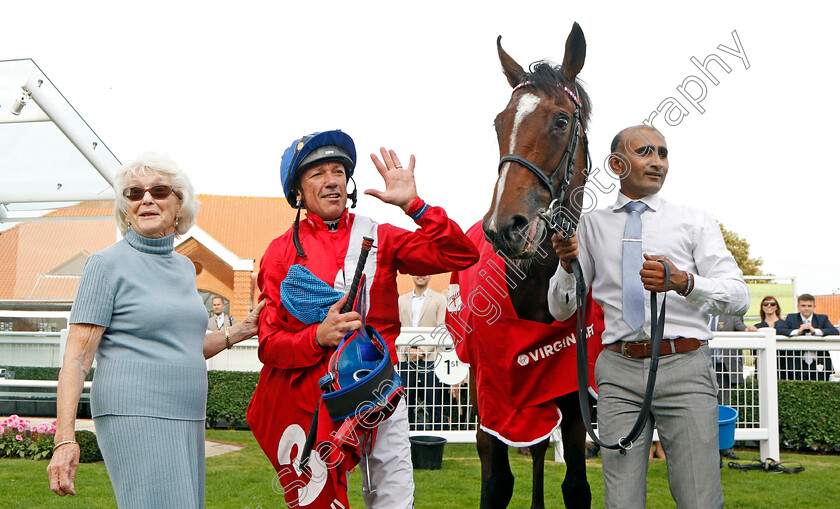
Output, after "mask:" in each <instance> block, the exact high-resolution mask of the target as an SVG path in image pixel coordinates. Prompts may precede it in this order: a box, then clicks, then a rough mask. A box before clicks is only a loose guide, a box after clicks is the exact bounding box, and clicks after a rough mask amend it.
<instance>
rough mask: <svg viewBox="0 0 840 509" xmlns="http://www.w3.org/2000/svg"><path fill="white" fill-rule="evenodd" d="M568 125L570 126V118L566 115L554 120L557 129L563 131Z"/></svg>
mask: <svg viewBox="0 0 840 509" xmlns="http://www.w3.org/2000/svg"><path fill="white" fill-rule="evenodd" d="M567 127H569V119H568V118H566V117H560V118H558V119H557V120H555V121H554V128H555V129H560V130H561V131H562V130H565V129H566V128H567Z"/></svg>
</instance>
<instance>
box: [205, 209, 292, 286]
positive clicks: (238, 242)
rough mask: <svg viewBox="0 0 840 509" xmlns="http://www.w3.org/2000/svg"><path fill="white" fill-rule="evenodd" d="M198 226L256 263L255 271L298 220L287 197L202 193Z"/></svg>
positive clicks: (238, 253) (242, 256) (237, 253)
mask: <svg viewBox="0 0 840 509" xmlns="http://www.w3.org/2000/svg"><path fill="white" fill-rule="evenodd" d="M198 199H199V200H200V201H201V207H200V208H199V209H198V221H197V223H198V226H199V228H201V229H202V230H204V231H205V232H207V233H208V234H209V235H210V236H211V237H213V238H214V239H216V240H218V241H219V242H221V243H222V244H223V245H224V246H225V247H227V248H228V249H230V250H231V251H233V252H234V253H236V255H237V256H239V257H240V258H252V259H253V260H254V262H255V263H254V272H257V271H259V265H260V259H261V258H262V256H263V253H265V249H266V248H267V247H268V245H269V244H270V243H271V241H272V240H274V239H275V238H277V237H279V236H280V235H281V234H282V233H283V232H284V231H286V230H287V229H288V228H289V226H291V225H292V223H293V222H294V220H295V209H293V208H292V207H290V206H289V205H288V203H287V202H286V199H285V198H263V197H253V196H218V195H209V194H200V195H198Z"/></svg>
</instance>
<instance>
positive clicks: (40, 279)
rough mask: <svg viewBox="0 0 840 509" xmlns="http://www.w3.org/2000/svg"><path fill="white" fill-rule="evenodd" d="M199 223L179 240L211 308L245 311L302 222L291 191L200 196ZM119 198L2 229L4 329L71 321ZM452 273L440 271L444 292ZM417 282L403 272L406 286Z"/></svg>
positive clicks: (108, 236) (41, 328) (439, 287)
mask: <svg viewBox="0 0 840 509" xmlns="http://www.w3.org/2000/svg"><path fill="white" fill-rule="evenodd" d="M198 199H199V200H200V201H201V207H200V208H199V213H198V218H197V221H196V226H195V227H193V228H192V229H191V230H190V231H189V232H188V233H187V234H186V235H184V236H182V237H180V238H178V239H176V241H175V250H176V251H177V252H179V253H181V254H183V255H184V256H187V257H188V258H190V259H191V260H192V261H193V263H194V264H195V268H196V274H197V275H196V283H197V286H198V289H199V293H200V294H201V295H202V297H204V300H205V304H206V306H207V309H208V312H209V310H210V309H211V302H212V298H213V297H214V296H217V295H218V296H221V297H222V298H223V299H225V302H226V303H227V304H228V305H229V308H228V309H229V313H230V314H231V315H232V316H234V317H236V318H239V319H241V318H243V317H244V316H246V315H247V314H248V313H249V312H250V310H251V309H252V308H253V306H255V305H256V304H257V299H258V298H259V288H257V282H256V275H257V273H258V272H259V264H260V260H261V258H262V255H263V253H264V252H265V249H266V247H267V246H268V244H269V243H270V242H271V241H272V240H273V239H274V238H276V237H277V236H279V235H280V234H282V233H283V232H284V231H286V230H287V229H288V228H289V227H290V226H291V224H292V223H293V222H294V217H295V209H293V208H292V207H290V206H289V205H288V203H287V202H286V199H285V198H266V197H245V196H218V195H198ZM113 207H114V202H113V201H87V202H80V203H78V204H76V205H73V206H71V207H67V208H63V209H57V210H55V211H53V212H50V213H49V214H47V216H45V217H47V218H49V219H48V220H43V221H33V222H25V223H21V224H19V225H17V226H15V227H14V228H11V229H9V230H5V231H2V232H0V331H38V332H55V331H60V330H61V329H64V328H66V327H67V320H68V318H69V314H70V307H71V305H72V302H73V298H74V297H75V295H76V290H77V289H78V286H79V277H80V276H81V273H82V269H83V268H84V264H85V260H86V259H87V257H88V256H90V254H91V253H94V252H96V251H98V250H100V249H104V248H106V247H108V246H109V245H111V244H113V243H114V242H115V241H116V240H117V239H118V238H119V234H118V231H117V228H116V223H115V221H114V214H113ZM448 283H449V275H448V274H441V275H438V276H435V277H434V278H433V280H432V283H431V287H432V288H433V289H434V290H435V291H438V292H440V291H443V290H445V289H446V288H447V287H448ZM412 288H413V284H412V282H411V279H410V277H408V276H407V275H404V276H400V278H399V292H400V294H402V293H407V292H408V291H410V290H411V289H412Z"/></svg>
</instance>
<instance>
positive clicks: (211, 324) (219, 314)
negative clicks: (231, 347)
mask: <svg viewBox="0 0 840 509" xmlns="http://www.w3.org/2000/svg"><path fill="white" fill-rule="evenodd" d="M234 325H236V318H234V317H232V316H228V315H226V314H225V301H224V300H223V299H222V298H221V297H213V314H212V315H210V318H209V319H208V320H207V330H209V331H217V330H224V329H225V327H232V326H234Z"/></svg>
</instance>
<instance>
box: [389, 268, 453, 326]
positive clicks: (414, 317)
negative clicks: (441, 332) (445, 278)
mask: <svg viewBox="0 0 840 509" xmlns="http://www.w3.org/2000/svg"><path fill="white" fill-rule="evenodd" d="M431 279H432V278H431V276H411V280H412V281H413V282H414V290H412V291H410V292H408V293H406V294H405V295H401V296H400V299H399V306H400V324H402V326H403V327H437V326H438V325H440V324H442V323H443V322H444V320H445V319H446V299H445V298H444V297H443V295H441V294H439V293H438V292H436V291H434V290H432V289H431V288H429V281H431Z"/></svg>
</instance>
